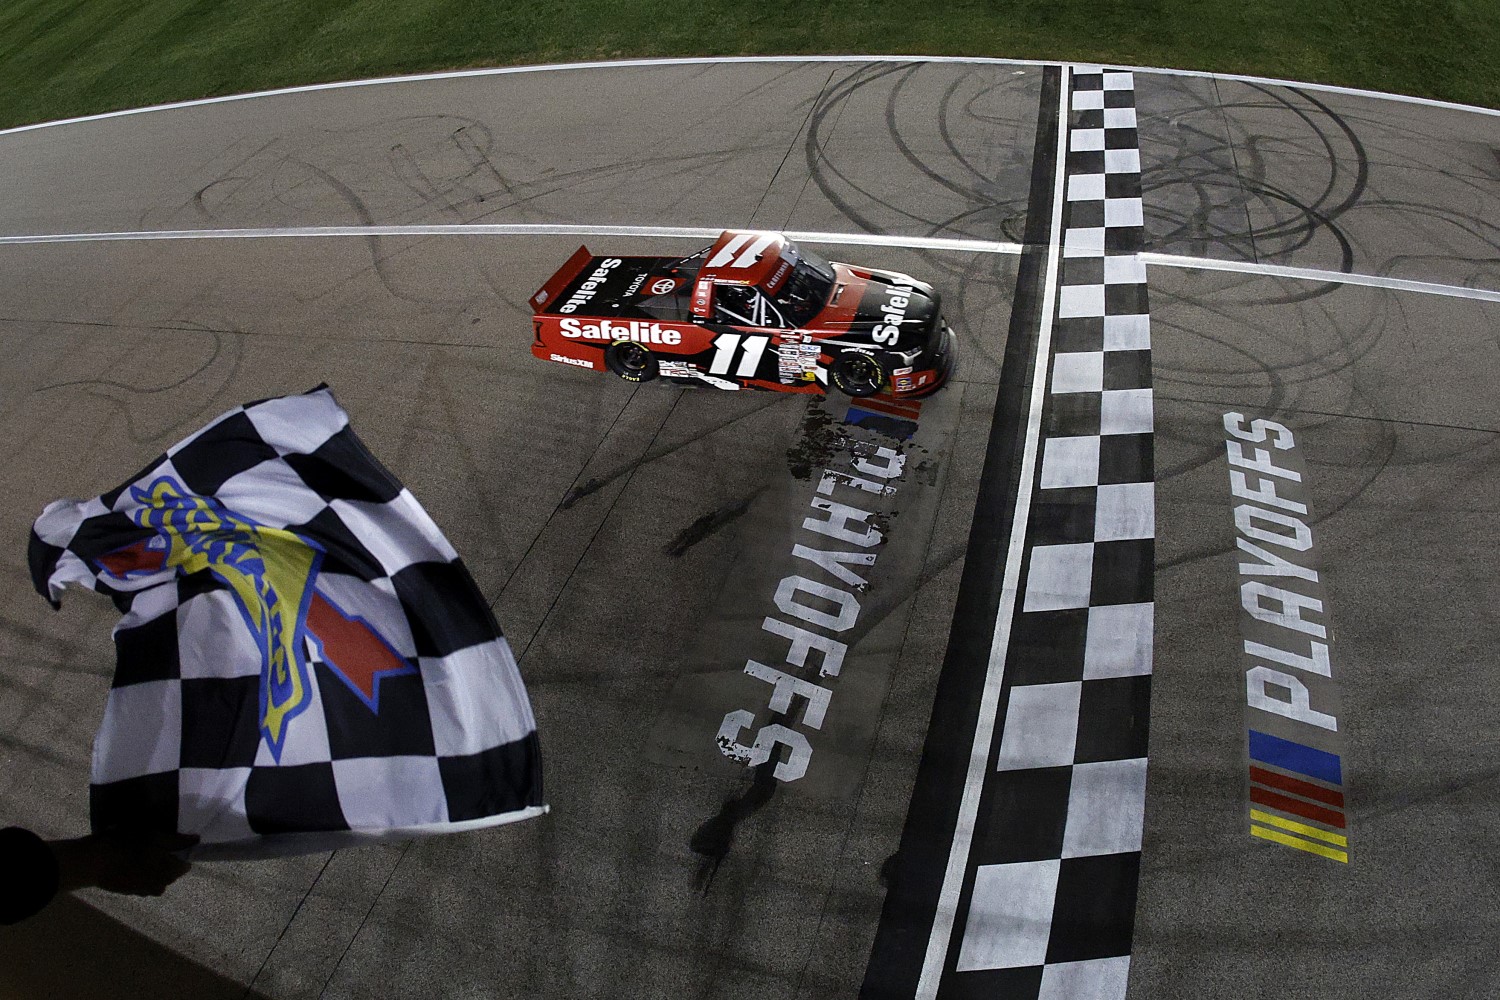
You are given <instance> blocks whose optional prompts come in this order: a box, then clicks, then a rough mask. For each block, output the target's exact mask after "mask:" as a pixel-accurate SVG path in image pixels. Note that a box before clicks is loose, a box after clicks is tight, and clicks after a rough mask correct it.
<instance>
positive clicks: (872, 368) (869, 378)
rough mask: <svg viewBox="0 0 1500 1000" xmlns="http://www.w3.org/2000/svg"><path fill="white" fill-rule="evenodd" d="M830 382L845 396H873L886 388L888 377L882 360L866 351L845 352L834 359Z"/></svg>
mask: <svg viewBox="0 0 1500 1000" xmlns="http://www.w3.org/2000/svg"><path fill="white" fill-rule="evenodd" d="M828 381H829V383H830V384H831V385H832V386H833V387H834V388H836V389H838V391H839V392H842V393H844V394H845V395H849V396H854V397H856V398H858V397H860V396H873V395H875V394H876V393H877V392H879V391H880V390H881V389H883V388H885V384H886V382H887V381H888V377H887V375H886V373H885V366H884V365H882V364H881V363H880V359H879V358H877V357H875V355H873V354H869V353H867V352H865V351H845V352H844V353H842V354H840V355H839V356H838V357H836V358H834V359H833V364H832V365H830V366H829V368H828Z"/></svg>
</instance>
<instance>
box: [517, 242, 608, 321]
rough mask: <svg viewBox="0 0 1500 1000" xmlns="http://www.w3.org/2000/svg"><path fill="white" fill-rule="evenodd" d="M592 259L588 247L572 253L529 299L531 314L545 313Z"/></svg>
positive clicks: (592, 256)
mask: <svg viewBox="0 0 1500 1000" xmlns="http://www.w3.org/2000/svg"><path fill="white" fill-rule="evenodd" d="M593 259H594V255H593V254H591V253H589V248H588V247H579V248H578V249H577V250H576V251H574V253H573V256H571V257H569V258H568V260H567V263H565V264H563V266H562V267H560V268H558V269H557V273H556V274H554V275H553V276H552V277H550V278H548V279H547V283H546V284H545V285H543V286H542V287H541V288H539V289H537V293H536V294H535V295H533V296H532V297H531V311H532V313H542V312H546V311H547V308H546V307H547V306H548V305H549V304H550V303H552V302H555V301H557V297H558V296H559V295H561V294H562V290H563V289H564V288H567V287H568V283H569V282H571V281H572V280H573V279H574V278H576V277H578V275H579V274H580V273H581V272H582V271H583V269H584V268H585V267H587V266H588V264H589V261H591V260H593Z"/></svg>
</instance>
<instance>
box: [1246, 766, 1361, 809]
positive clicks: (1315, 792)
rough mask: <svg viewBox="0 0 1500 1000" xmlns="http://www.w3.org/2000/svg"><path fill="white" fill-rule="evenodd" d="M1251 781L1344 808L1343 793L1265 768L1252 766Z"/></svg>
mask: <svg viewBox="0 0 1500 1000" xmlns="http://www.w3.org/2000/svg"><path fill="white" fill-rule="evenodd" d="M1250 780H1251V781H1256V782H1259V783H1260V784H1262V785H1268V786H1270V787H1271V788H1279V789H1281V790H1282V791H1283V792H1291V793H1292V794H1293V795H1300V796H1302V797H1303V798H1304V799H1317V800H1318V801H1319V802H1326V803H1328V804H1329V805H1331V806H1338V807H1339V808H1340V809H1342V808H1344V793H1343V792H1336V791H1334V790H1333V789H1331V788H1324V787H1323V786H1322V785H1314V784H1313V783H1311V782H1309V781H1301V780H1299V779H1297V778H1289V777H1287V776H1286V775H1284V774H1277V773H1276V772H1275V771H1267V770H1266V769H1265V768H1263V767H1255V766H1253V765H1252V766H1251V768H1250Z"/></svg>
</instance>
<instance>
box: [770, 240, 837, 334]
mask: <svg viewBox="0 0 1500 1000" xmlns="http://www.w3.org/2000/svg"><path fill="white" fill-rule="evenodd" d="M833 282H834V273H833V265H832V264H830V263H828V261H826V260H824V259H823V258H822V257H819V256H818V255H817V254H815V253H811V252H809V251H806V250H804V251H802V259H801V260H799V261H798V262H797V266H796V268H794V269H793V270H792V276H791V277H790V278H788V279H787V282H786V287H785V288H783V289H782V290H781V294H780V295H778V296H776V303H777V305H779V306H781V307H782V308H783V309H784V310H785V311H786V312H787V313H788V314H789V317H790V319H791V321H792V323H794V324H795V325H797V326H802V325H803V324H804V323H806V322H807V321H808V320H810V319H812V318H813V317H814V316H816V315H817V314H818V311H819V310H821V309H822V308H823V306H824V304H826V303H827V302H828V296H829V294H830V293H831V292H832V291H833Z"/></svg>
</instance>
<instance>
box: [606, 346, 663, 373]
mask: <svg viewBox="0 0 1500 1000" xmlns="http://www.w3.org/2000/svg"><path fill="white" fill-rule="evenodd" d="M604 364H605V366H606V367H608V368H609V370H610V371H612V372H614V373H615V374H616V375H618V376H620V377H621V378H622V379H624V380H625V381H627V382H649V381H651V380H652V379H654V378H656V375H657V373H658V372H659V371H660V370H661V368H660V366H659V365H658V364H657V363H656V355H654V354H652V353H651V350H650V349H649V348H647V347H645V346H644V345H642V344H637V343H636V342H635V341H633V340H617V341H615V342H614V343H613V344H610V345H609V346H608V347H606V348H605V349H604Z"/></svg>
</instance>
